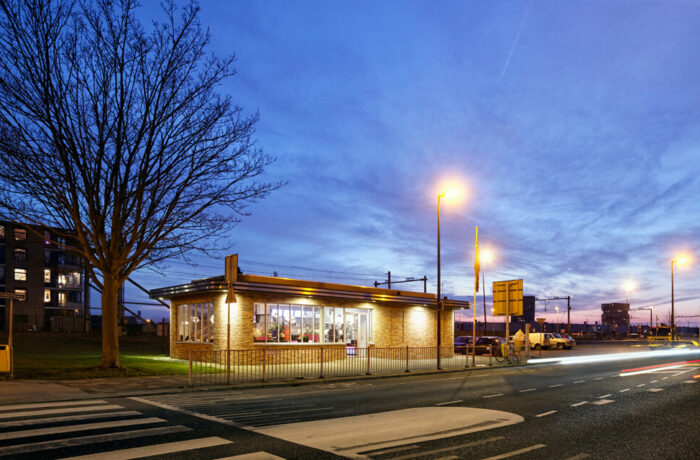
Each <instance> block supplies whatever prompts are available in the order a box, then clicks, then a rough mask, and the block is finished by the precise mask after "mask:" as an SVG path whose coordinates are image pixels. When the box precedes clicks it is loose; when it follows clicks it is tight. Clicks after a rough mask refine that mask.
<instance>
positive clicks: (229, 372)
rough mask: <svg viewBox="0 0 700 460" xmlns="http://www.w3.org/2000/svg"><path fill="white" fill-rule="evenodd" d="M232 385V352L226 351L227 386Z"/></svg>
mask: <svg viewBox="0 0 700 460" xmlns="http://www.w3.org/2000/svg"><path fill="white" fill-rule="evenodd" d="M230 384H231V350H229V349H228V348H227V349H226V385H230Z"/></svg>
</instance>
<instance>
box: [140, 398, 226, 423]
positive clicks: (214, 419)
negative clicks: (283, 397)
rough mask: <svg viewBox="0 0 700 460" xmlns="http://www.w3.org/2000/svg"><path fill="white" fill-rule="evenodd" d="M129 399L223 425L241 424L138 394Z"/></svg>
mask: <svg viewBox="0 0 700 460" xmlns="http://www.w3.org/2000/svg"><path fill="white" fill-rule="evenodd" d="M129 399H133V400H134V401H138V402H141V403H144V404H150V405H151V406H156V407H160V408H161V409H167V410H171V411H175V412H180V413H182V414H187V415H192V416H193V417H198V418H201V419H204V420H209V421H210V422H217V423H221V424H223V425H229V426H235V427H237V428H240V425H239V424H238V423H235V422H232V421H230V420H226V419H225V418H219V417H213V416H211V415H207V414H200V413H199V412H193V411H189V410H185V409H180V408H179V407H175V406H171V405H169V404H165V403H160V402H156V401H151V400H148V399H145V398H139V397H137V396H132V397H130V398H129Z"/></svg>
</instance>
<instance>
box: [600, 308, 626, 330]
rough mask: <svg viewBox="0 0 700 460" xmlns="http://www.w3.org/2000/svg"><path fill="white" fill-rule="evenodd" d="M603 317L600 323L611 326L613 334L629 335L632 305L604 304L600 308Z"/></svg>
mask: <svg viewBox="0 0 700 460" xmlns="http://www.w3.org/2000/svg"><path fill="white" fill-rule="evenodd" d="M600 308H601V310H602V312H603V313H602V315H601V317H600V322H601V324H602V325H603V326H609V327H610V329H611V330H612V331H613V332H616V333H622V334H627V328H628V327H629V321H630V304H628V303H604V304H601V306H600Z"/></svg>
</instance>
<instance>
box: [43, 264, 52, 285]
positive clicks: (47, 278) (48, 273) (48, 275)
mask: <svg viewBox="0 0 700 460" xmlns="http://www.w3.org/2000/svg"><path fill="white" fill-rule="evenodd" d="M50 282H51V269H48V268H45V269H44V283H50Z"/></svg>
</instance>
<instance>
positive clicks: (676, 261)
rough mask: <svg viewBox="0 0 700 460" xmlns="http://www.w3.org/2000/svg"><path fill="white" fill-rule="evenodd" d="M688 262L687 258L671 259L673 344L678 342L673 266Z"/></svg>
mask: <svg viewBox="0 0 700 460" xmlns="http://www.w3.org/2000/svg"><path fill="white" fill-rule="evenodd" d="M687 260H688V258H687V257H685V256H678V257H676V258H675V259H671V342H673V341H674V340H676V311H675V296H674V292H673V264H674V263H675V264H681V265H682V264H684V263H685V262H686V261H687Z"/></svg>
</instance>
